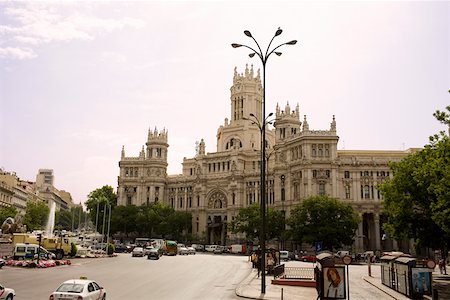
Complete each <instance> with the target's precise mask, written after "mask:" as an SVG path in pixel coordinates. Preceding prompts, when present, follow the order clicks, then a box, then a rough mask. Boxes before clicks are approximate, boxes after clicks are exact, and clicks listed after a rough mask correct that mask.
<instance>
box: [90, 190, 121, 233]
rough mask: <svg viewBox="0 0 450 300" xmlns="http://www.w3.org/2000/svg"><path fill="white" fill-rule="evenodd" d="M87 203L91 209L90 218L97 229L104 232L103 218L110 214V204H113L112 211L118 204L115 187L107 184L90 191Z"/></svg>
mask: <svg viewBox="0 0 450 300" xmlns="http://www.w3.org/2000/svg"><path fill="white" fill-rule="evenodd" d="M85 205H86V208H87V210H88V211H89V217H90V220H91V221H92V223H93V224H95V225H96V227H97V231H98V232H102V230H103V218H106V217H108V215H109V208H108V206H109V205H111V211H112V210H113V209H114V208H115V207H116V206H117V195H116V193H114V189H113V188H112V187H111V186H109V185H105V186H103V187H101V188H99V189H96V190H94V191H92V192H90V193H89V195H88V200H86V202H85ZM97 210H98V213H97ZM111 215H112V214H111ZM105 227H106V224H105Z"/></svg>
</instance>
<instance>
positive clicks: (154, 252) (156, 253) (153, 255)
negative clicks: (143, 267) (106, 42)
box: [147, 248, 161, 259]
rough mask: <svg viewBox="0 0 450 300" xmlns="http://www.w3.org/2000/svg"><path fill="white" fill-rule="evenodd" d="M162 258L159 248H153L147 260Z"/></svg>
mask: <svg viewBox="0 0 450 300" xmlns="http://www.w3.org/2000/svg"><path fill="white" fill-rule="evenodd" d="M160 256H161V254H160V251H159V249H158V248H152V249H150V251H149V252H148V254H147V259H159V257H160Z"/></svg>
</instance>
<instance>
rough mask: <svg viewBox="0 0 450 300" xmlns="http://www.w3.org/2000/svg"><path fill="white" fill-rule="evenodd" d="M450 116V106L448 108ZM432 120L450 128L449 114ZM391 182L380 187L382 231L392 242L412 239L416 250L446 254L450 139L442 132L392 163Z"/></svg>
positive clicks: (448, 243) (449, 231)
mask: <svg viewBox="0 0 450 300" xmlns="http://www.w3.org/2000/svg"><path fill="white" fill-rule="evenodd" d="M447 110H448V111H449V112H450V106H448V107H447ZM434 116H435V117H436V118H437V119H438V120H439V121H441V122H442V123H443V124H447V125H449V126H450V114H449V113H445V112H440V111H436V113H435V114H434ZM390 167H391V169H392V170H393V172H394V178H393V179H392V180H390V181H387V182H385V183H384V184H382V185H381V186H380V187H379V189H380V190H381V192H382V193H383V196H384V201H383V206H384V214H385V215H386V216H387V222H386V223H385V224H384V229H385V230H386V231H387V232H388V233H389V234H390V235H391V236H392V237H393V238H395V239H406V238H413V239H414V240H415V241H416V245H417V247H418V248H420V247H431V248H434V249H441V250H443V253H446V252H447V250H448V249H449V246H450V138H449V137H448V136H446V135H445V133H444V132H443V131H442V132H440V133H439V134H436V135H433V136H431V137H430V143H429V144H427V145H425V146H424V149H422V150H421V151H419V152H416V153H413V154H411V155H409V156H407V157H405V158H404V159H402V160H401V161H400V162H397V163H391V164H390Z"/></svg>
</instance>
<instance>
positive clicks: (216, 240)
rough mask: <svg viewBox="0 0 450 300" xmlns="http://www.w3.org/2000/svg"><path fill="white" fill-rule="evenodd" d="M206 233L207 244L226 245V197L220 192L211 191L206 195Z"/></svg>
mask: <svg viewBox="0 0 450 300" xmlns="http://www.w3.org/2000/svg"><path fill="white" fill-rule="evenodd" d="M207 233H208V235H207V241H208V243H209V244H215V245H225V244H226V240H225V238H226V236H227V196H226V195H225V193H224V192H223V191H221V190H214V191H211V193H210V194H209V195H208V213H207Z"/></svg>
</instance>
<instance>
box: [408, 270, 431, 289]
mask: <svg viewBox="0 0 450 300" xmlns="http://www.w3.org/2000/svg"><path fill="white" fill-rule="evenodd" d="M411 271H412V288H413V292H414V293H416V294H425V295H428V294H431V276H430V275H431V273H430V269H427V268H412V270H411Z"/></svg>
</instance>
